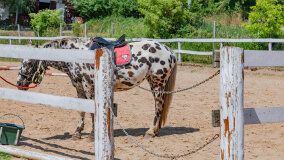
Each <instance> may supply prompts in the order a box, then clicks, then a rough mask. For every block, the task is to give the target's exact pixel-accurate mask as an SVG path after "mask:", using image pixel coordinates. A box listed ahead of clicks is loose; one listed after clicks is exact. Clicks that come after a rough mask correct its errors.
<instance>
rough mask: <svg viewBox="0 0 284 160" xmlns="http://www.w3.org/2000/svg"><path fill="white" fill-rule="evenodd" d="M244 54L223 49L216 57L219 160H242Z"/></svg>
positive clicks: (236, 49)
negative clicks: (218, 74) (217, 64)
mask: <svg viewBox="0 0 284 160" xmlns="http://www.w3.org/2000/svg"><path fill="white" fill-rule="evenodd" d="M243 93H244V50H243V49H242V48H238V47H223V48H221V53H220V95H219V101H220V102H219V104H220V117H221V119H220V123H221V141H220V149H221V155H220V156H221V159H222V160H243V159H244V112H243V110H244V109H243V107H244V103H243Z"/></svg>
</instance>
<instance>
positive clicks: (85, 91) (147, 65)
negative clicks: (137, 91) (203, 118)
mask: <svg viewBox="0 0 284 160" xmlns="http://www.w3.org/2000/svg"><path fill="white" fill-rule="evenodd" d="M91 43H92V41H91V39H89V40H84V39H80V38H70V39H62V40H58V41H51V42H47V43H45V44H44V45H43V46H42V48H61V49H81V50H88V49H89V48H90V45H91ZM129 46H130V50H131V53H132V61H131V63H129V64H127V65H124V66H118V69H119V70H120V72H119V73H115V74H114V79H115V81H114V92H117V91H126V90H129V89H131V88H133V87H135V85H133V84H132V83H130V82H129V81H127V80H126V79H125V78H124V77H123V76H122V75H121V74H123V75H124V76H126V77H128V78H129V79H130V80H132V81H134V82H136V83H137V84H140V83H141V82H142V81H143V80H144V79H147V81H148V82H149V84H150V88H151V89H152V90H158V91H172V90H174V85H175V79H176V70H177V64H176V57H175V54H174V52H173V51H172V50H171V49H170V48H169V47H167V46H165V45H164V44H162V43H159V42H155V41H151V40H144V41H141V42H134V43H129ZM48 66H50V67H53V68H56V69H58V70H60V71H62V72H64V73H66V74H67V75H68V76H69V78H70V79H71V82H72V84H73V86H74V87H75V88H76V90H77V95H78V98H84V99H93V98H94V85H95V84H94V67H93V66H92V64H88V63H69V62H55V61H41V62H40V61H39V60H32V59H24V60H23V61H22V66H21V70H20V72H19V75H18V79H17V85H19V86H23V87H27V86H29V85H30V84H31V83H32V77H33V75H34V74H36V72H37V71H39V72H40V73H42V72H43V68H44V69H47V67H48ZM115 72H117V71H115ZM153 96H154V99H155V114H154V115H155V117H154V121H153V124H152V126H151V127H150V129H149V130H148V131H147V132H146V134H145V135H146V136H155V135H157V134H158V131H159V129H160V128H161V127H162V126H163V125H164V124H165V122H166V118H167V114H168V111H169V106H170V103H171V99H172V94H163V93H153ZM91 116H92V123H93V125H92V126H93V128H92V131H91V133H90V135H89V138H90V139H93V138H94V135H93V134H94V114H91ZM84 118H85V113H84V112H80V120H79V124H78V126H77V129H76V131H75V133H74V134H73V138H74V139H79V138H81V131H82V130H83V128H84Z"/></svg>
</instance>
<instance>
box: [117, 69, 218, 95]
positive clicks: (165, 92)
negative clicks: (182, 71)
mask: <svg viewBox="0 0 284 160" xmlns="http://www.w3.org/2000/svg"><path fill="white" fill-rule="evenodd" d="M114 69H115V70H116V71H117V72H118V73H119V74H120V75H121V76H122V77H123V78H124V79H126V80H127V81H128V82H130V83H131V84H133V85H135V86H137V87H138V88H141V89H143V90H145V91H148V92H153V93H157V94H161V93H162V94H171V93H178V92H183V91H186V90H189V89H193V88H195V87H198V86H200V85H201V84H203V83H205V82H207V81H209V80H211V79H212V78H214V77H215V76H217V75H218V74H219V73H220V70H218V71H217V72H216V73H214V74H213V75H212V76H210V77H209V78H207V79H205V80H203V81H201V82H199V83H197V84H195V85H193V86H190V87H187V88H184V89H179V90H175V91H158V90H151V89H148V88H144V87H141V86H140V85H139V84H137V83H136V82H134V81H132V80H131V79H129V78H128V77H126V76H124V75H123V73H122V72H121V71H120V70H119V69H118V68H117V67H114Z"/></svg>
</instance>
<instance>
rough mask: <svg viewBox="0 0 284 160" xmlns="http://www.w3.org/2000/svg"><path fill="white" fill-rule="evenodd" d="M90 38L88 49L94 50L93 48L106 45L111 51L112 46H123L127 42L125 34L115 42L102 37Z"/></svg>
mask: <svg viewBox="0 0 284 160" xmlns="http://www.w3.org/2000/svg"><path fill="white" fill-rule="evenodd" d="M91 40H92V43H91V46H90V47H89V50H95V49H99V48H103V47H106V48H108V49H110V50H111V51H112V52H113V50H114V48H117V47H123V46H125V45H126V44H127V43H126V41H125V34H123V35H122V36H121V37H120V38H118V39H117V40H116V41H115V42H109V41H107V40H105V39H103V38H102V37H95V38H92V39H91Z"/></svg>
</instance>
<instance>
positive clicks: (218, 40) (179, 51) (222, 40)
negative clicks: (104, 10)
mask: <svg viewBox="0 0 284 160" xmlns="http://www.w3.org/2000/svg"><path fill="white" fill-rule="evenodd" d="M63 38H72V37H70V36H60V37H20V36H19V37H17V36H0V39H7V40H9V41H10V45H12V40H17V39H19V40H58V39H63ZM73 38H82V39H83V38H84V39H86V38H88V37H87V36H85V37H73ZM105 39H106V40H108V41H115V40H116V39H115V38H105ZM142 40H155V41H157V42H163V43H178V49H176V50H173V51H174V52H175V53H177V54H178V61H179V62H181V54H182V53H183V54H193V55H212V51H191V50H183V49H182V47H181V46H182V45H181V44H182V43H220V46H221V47H223V43H268V51H272V43H284V39H272V38H264V39H229V38H207V39H187V38H174V39H151V38H129V39H126V41H128V42H137V41H142Z"/></svg>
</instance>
